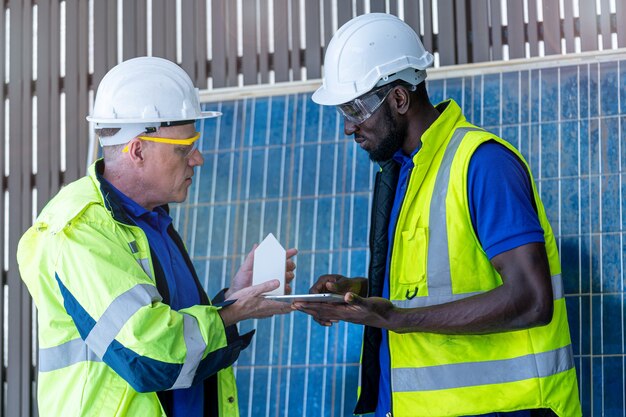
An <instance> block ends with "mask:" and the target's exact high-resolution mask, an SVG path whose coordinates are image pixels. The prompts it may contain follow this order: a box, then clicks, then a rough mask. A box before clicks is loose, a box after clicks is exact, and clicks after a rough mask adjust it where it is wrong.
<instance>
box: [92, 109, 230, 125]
mask: <svg viewBox="0 0 626 417" xmlns="http://www.w3.org/2000/svg"><path fill="white" fill-rule="evenodd" d="M221 115H222V113H221V112H219V111H203V112H200V113H199V114H197V115H194V116H193V117H191V118H189V119H188V120H201V119H211V118H213V117H219V116H221ZM86 119H87V121H89V122H92V123H106V124H109V125H116V124H119V125H125V124H137V123H163V122H176V121H178V120H174V119H172V118H168V117H152V118H141V117H140V118H134V119H109V118H101V117H93V116H87V117H86Z"/></svg>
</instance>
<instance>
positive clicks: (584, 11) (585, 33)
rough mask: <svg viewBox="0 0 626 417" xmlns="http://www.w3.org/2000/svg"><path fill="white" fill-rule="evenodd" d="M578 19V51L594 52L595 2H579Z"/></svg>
mask: <svg viewBox="0 0 626 417" xmlns="http://www.w3.org/2000/svg"><path fill="white" fill-rule="evenodd" d="M578 8H579V12H580V17H579V19H578V21H579V24H580V49H581V50H582V51H595V50H596V49H597V48H598V25H597V23H596V22H597V20H596V19H597V13H596V2H595V1H580V2H579V3H578Z"/></svg>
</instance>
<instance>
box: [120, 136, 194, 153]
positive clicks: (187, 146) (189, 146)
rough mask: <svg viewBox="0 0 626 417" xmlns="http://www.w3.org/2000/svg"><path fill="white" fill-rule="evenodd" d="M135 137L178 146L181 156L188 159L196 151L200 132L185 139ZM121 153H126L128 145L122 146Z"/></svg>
mask: <svg viewBox="0 0 626 417" xmlns="http://www.w3.org/2000/svg"><path fill="white" fill-rule="evenodd" d="M137 137H138V138H139V139H141V140H147V141H149V142H157V143H167V144H169V145H178V146H179V149H180V150H181V154H184V155H183V156H185V157H188V156H190V155H191V154H192V153H193V151H195V150H196V149H198V143H197V140H198V139H200V132H196V134H195V135H193V136H192V137H190V138H187V139H172V138H159V137H155V136H137ZM122 152H128V145H126V146H124V149H122Z"/></svg>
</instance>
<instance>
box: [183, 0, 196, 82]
mask: <svg viewBox="0 0 626 417" xmlns="http://www.w3.org/2000/svg"><path fill="white" fill-rule="evenodd" d="M197 3H198V0H185V1H183V2H181V10H180V13H181V16H180V17H181V22H183V23H182V25H181V62H180V66H181V67H182V69H184V70H185V71H186V72H187V74H189V77H190V78H191V80H192V81H193V83H194V85H196V82H197V79H198V71H197V65H196V63H197V60H196V51H197V49H196V41H197V39H196V24H197V22H196V15H197V10H196V9H197Z"/></svg>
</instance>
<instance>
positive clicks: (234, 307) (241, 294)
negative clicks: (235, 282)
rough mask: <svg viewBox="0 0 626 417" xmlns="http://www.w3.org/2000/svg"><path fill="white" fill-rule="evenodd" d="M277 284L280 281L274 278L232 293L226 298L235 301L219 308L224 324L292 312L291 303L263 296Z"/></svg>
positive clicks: (228, 324)
mask: <svg viewBox="0 0 626 417" xmlns="http://www.w3.org/2000/svg"><path fill="white" fill-rule="evenodd" d="M279 285H280V282H279V281H278V280H277V279H274V280H271V281H267V282H264V283H262V284H258V285H254V286H251V287H246V288H243V289H241V290H239V291H236V292H234V293H232V294H231V295H230V296H229V297H228V298H227V299H228V300H235V302H234V303H233V304H231V305H229V306H226V307H223V308H222V309H221V310H219V314H220V316H221V317H222V321H223V322H224V325H225V326H230V325H232V324H235V323H238V322H240V321H242V320H246V319H262V318H266V317H271V316H273V315H276V314H286V313H290V312H292V311H293V310H294V309H295V308H294V307H293V306H292V305H291V304H289V303H283V302H280V301H271V300H267V299H266V298H265V297H264V296H263V294H265V293H267V292H270V291H272V290H275V289H276V288H278V286H279Z"/></svg>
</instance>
